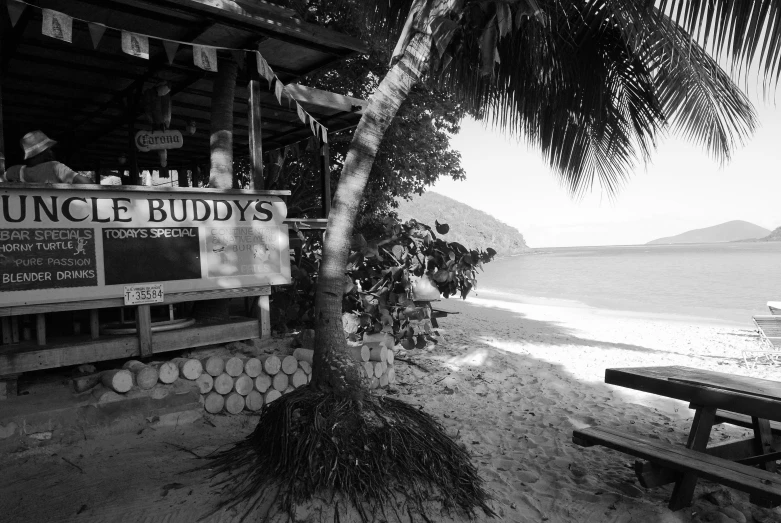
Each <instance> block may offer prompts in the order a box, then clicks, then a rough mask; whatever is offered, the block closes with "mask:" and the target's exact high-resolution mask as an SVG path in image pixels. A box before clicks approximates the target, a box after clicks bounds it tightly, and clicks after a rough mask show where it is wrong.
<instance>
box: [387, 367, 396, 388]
mask: <svg viewBox="0 0 781 523" xmlns="http://www.w3.org/2000/svg"><path fill="white" fill-rule="evenodd" d="M388 383H389V384H391V385H393V384H394V383H396V369H394V368H393V367H390V368H389V369H388Z"/></svg>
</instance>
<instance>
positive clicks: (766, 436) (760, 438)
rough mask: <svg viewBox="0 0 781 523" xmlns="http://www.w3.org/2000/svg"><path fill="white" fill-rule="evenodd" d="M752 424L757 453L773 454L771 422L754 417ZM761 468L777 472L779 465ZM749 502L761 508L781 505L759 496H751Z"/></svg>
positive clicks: (770, 463) (763, 465)
mask: <svg viewBox="0 0 781 523" xmlns="http://www.w3.org/2000/svg"><path fill="white" fill-rule="evenodd" d="M751 424H752V425H753V428H754V447H755V451H756V453H757V454H758V455H760V454H768V453H770V452H773V446H772V444H773V432H772V431H771V430H770V422H769V421H768V420H766V419H760V418H754V417H752V418H751ZM759 468H762V469H765V470H767V471H769V472H776V469H777V465H776V462H775V461H766V462H765V463H762V464H761V465H759ZM749 501H751V502H752V503H754V504H755V505H759V506H761V507H769V508H773V507H777V506H778V505H779V503H778V502H777V501H773V500H770V499H767V498H766V497H764V496H761V495H759V494H751V496H750V497H749Z"/></svg>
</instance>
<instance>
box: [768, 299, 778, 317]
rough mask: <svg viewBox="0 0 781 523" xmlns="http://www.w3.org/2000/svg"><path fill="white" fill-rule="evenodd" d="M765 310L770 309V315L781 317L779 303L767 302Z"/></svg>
mask: <svg viewBox="0 0 781 523" xmlns="http://www.w3.org/2000/svg"><path fill="white" fill-rule="evenodd" d="M767 308H768V309H770V314H772V315H773V316H781V301H769V302H767Z"/></svg>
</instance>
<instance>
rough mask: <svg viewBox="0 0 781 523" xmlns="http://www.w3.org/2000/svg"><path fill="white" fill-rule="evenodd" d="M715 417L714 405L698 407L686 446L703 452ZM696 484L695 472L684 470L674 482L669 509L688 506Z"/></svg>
mask: <svg viewBox="0 0 781 523" xmlns="http://www.w3.org/2000/svg"><path fill="white" fill-rule="evenodd" d="M715 419H716V409H715V408H714V407H698V408H697V410H696V412H695V413H694V422H693V423H692V428H691V431H690V432H689V440H688V441H687V442H686V447H687V448H690V449H692V450H698V451H700V452H705V449H706V448H707V447H708V439H709V438H710V431H711V428H713V423H714V421H715ZM696 486H697V474H696V473H694V472H686V473H685V474H683V476H681V478H680V479H679V480H678V481H676V482H675V488H674V489H673V495H672V497H671V498H670V503H669V505H668V507H669V508H670V510H680V509H682V508H684V507H688V506H689V505H691V503H692V497H693V496H694V487H696Z"/></svg>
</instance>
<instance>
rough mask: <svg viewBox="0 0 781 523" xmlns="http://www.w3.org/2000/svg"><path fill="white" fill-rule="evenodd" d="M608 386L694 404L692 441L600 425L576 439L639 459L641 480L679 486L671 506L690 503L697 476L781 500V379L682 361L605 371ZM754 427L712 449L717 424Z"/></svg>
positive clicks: (764, 502)
mask: <svg viewBox="0 0 781 523" xmlns="http://www.w3.org/2000/svg"><path fill="white" fill-rule="evenodd" d="M605 383H608V384H611V385H618V386H621V387H627V388H630V389H635V390H639V391H643V392H648V393H651V394H657V395H660V396H666V397H668V398H674V399H678V400H683V401H688V402H689V408H691V409H694V412H695V413H694V419H693V421H692V426H691V429H690V430H689V434H688V439H687V442H686V446H685V447H683V446H681V445H671V444H669V443H665V442H663V441H661V440H659V439H653V438H649V437H643V436H639V435H637V434H632V433H626V432H623V431H621V430H620V429H619V428H614V427H605V426H594V427H588V428H585V429H581V430H575V431H574V432H573V442H575V443H577V444H579V445H582V446H592V445H602V446H605V447H608V448H612V449H614V450H618V451H621V452H624V453H626V454H630V455H633V456H635V457H638V458H641V461H637V462H636V463H635V473H636V475H637V477H638V480H639V481H640V484H641V485H643V486H644V487H646V488H651V487H655V486H659V485H664V484H668V483H673V482H674V483H675V488H674V489H673V493H672V496H671V498H670V503H669V507H670V509H671V510H679V509H681V508H684V507H687V506H689V505H691V501H692V496H693V495H694V488H695V486H696V485H697V479H698V478H705V479H708V480H711V481H715V482H717V483H721V484H723V485H726V486H729V487H732V488H735V489H738V490H742V491H745V492H748V493H750V495H751V502H752V503H755V504H757V505H761V506H765V507H774V506H778V505H779V504H781V475H779V474H777V473H776V472H777V464H776V461H778V460H781V424H779V423H776V422H781V382H777V381H770V380H763V379H757V378H750V377H745V376H737V375H734V374H726V373H723V372H714V371H708V370H702V369H693V368H689V367H681V366H668V367H634V368H623V369H607V370H606V371H605ZM720 423H728V424H731V425H737V426H741V427H744V428H748V429H751V430H752V431H753V436H752V437H749V438H745V439H741V440H738V441H730V442H728V443H724V444H721V445H715V446H710V447H709V446H708V441H709V439H710V433H711V429H712V428H713V426H714V425H717V424H720Z"/></svg>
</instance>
